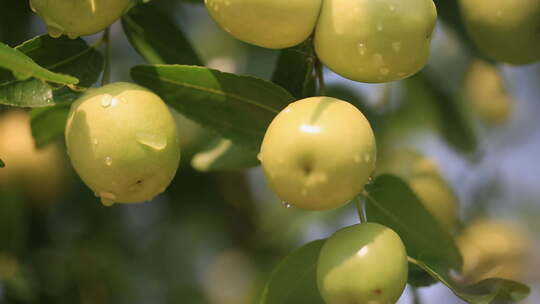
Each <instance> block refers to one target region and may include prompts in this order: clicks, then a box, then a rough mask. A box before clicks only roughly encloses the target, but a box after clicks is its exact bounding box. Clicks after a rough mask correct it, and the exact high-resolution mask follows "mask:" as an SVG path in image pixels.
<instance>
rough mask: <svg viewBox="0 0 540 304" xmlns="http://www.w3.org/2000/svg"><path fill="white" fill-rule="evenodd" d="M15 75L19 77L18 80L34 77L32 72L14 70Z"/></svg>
mask: <svg viewBox="0 0 540 304" xmlns="http://www.w3.org/2000/svg"><path fill="white" fill-rule="evenodd" d="M12 73H13V77H15V78H17V79H18V80H26V79H28V78H30V77H32V73H29V72H24V71H13V72H12Z"/></svg>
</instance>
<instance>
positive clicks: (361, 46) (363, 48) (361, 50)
mask: <svg viewBox="0 0 540 304" xmlns="http://www.w3.org/2000/svg"><path fill="white" fill-rule="evenodd" d="M358 52H359V53H360V56H364V55H366V44H365V43H362V42H360V43H358Z"/></svg>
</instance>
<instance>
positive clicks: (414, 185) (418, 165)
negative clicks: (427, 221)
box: [377, 149, 459, 232]
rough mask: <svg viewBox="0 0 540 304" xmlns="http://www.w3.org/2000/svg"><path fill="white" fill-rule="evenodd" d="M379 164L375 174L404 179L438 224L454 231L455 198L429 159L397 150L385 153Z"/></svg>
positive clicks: (456, 223)
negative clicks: (387, 174) (392, 175)
mask: <svg viewBox="0 0 540 304" xmlns="http://www.w3.org/2000/svg"><path fill="white" fill-rule="evenodd" d="M380 163H381V165H380V166H378V168H377V174H383V173H389V174H394V175H397V176H399V177H401V178H403V179H404V180H406V181H407V182H408V183H409V186H410V187H411V189H412V190H413V191H414V193H415V194H416V195H417V196H418V198H419V199H420V200H421V201H422V203H423V204H424V207H426V209H427V210H428V211H429V212H430V213H431V214H432V215H433V216H434V217H435V218H436V219H437V220H438V221H439V223H441V224H442V226H443V227H444V228H446V230H447V231H449V232H453V231H455V229H456V228H457V225H458V223H459V220H458V219H459V216H458V212H459V210H458V206H459V204H458V199H457V198H456V196H455V194H454V193H453V192H452V189H451V188H450V187H449V186H448V184H447V182H446V181H445V180H444V178H443V176H442V174H441V173H440V171H439V168H438V166H437V164H436V163H435V162H434V161H433V160H431V159H429V158H427V157H424V156H423V155H421V154H419V153H417V152H415V151H411V150H407V149H401V150H397V151H391V152H387V154H386V155H383V157H382V158H381V162H380Z"/></svg>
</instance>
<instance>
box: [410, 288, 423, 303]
mask: <svg viewBox="0 0 540 304" xmlns="http://www.w3.org/2000/svg"><path fill="white" fill-rule="evenodd" d="M411 297H412V302H413V304H422V299H420V294H419V293H418V288H416V287H411Z"/></svg>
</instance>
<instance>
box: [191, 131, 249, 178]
mask: <svg viewBox="0 0 540 304" xmlns="http://www.w3.org/2000/svg"><path fill="white" fill-rule="evenodd" d="M258 153H259V150H257V149H254V148H253V147H249V146H243V145H239V144H235V143H233V142H232V141H230V140H228V139H223V138H216V139H215V140H213V141H212V142H211V143H210V144H209V145H208V146H207V147H206V148H205V149H204V150H202V151H200V152H199V153H197V154H195V156H193V159H192V160H191V165H192V166H193V168H195V169H197V170H199V171H202V172H208V171H225V170H239V169H246V168H250V167H254V166H257V165H258V164H259V161H258V160H257V154H258Z"/></svg>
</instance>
